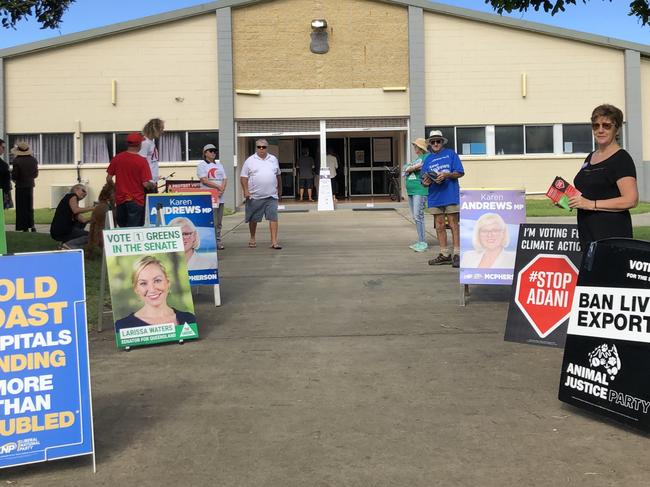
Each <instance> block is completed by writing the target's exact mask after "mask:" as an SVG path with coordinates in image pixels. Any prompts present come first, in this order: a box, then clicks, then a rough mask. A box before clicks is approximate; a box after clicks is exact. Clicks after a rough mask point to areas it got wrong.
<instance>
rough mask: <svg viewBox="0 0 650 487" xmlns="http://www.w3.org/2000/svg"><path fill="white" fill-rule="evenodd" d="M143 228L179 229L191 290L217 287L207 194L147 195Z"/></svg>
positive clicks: (211, 224)
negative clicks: (144, 225)
mask: <svg viewBox="0 0 650 487" xmlns="http://www.w3.org/2000/svg"><path fill="white" fill-rule="evenodd" d="M146 208H147V218H146V223H147V225H161V226H164V225H171V226H179V227H181V230H182V235H183V252H184V254H185V260H186V261H187V271H188V274H189V276H190V284H191V285H192V286H204V285H218V284H219V270H218V267H219V265H218V261H217V239H216V235H215V233H214V211H213V210H212V202H211V199H210V195H209V194H208V193H204V194H192V193H190V194H188V193H161V194H149V195H147V205H146Z"/></svg>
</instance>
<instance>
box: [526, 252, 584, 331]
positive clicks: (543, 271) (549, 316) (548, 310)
mask: <svg viewBox="0 0 650 487" xmlns="http://www.w3.org/2000/svg"><path fill="white" fill-rule="evenodd" d="M577 281H578V269H576V267H575V266H574V265H573V262H571V260H570V259H569V258H568V257H567V256H566V255H551V254H539V255H538V256H537V257H535V258H534V259H533V260H532V261H531V262H530V263H529V264H528V265H527V266H526V267H524V268H523V269H522V270H521V271H520V272H519V274H518V276H517V287H516V291H515V304H516V305H517V306H518V307H519V309H520V310H521V312H522V313H523V314H524V316H525V317H526V318H527V319H528V321H529V323H530V325H531V326H532V327H533V329H534V330H535V331H536V332H537V334H538V335H539V337H540V338H545V337H546V336H548V335H549V334H550V333H552V332H553V331H554V330H555V329H556V328H557V327H558V326H560V325H561V324H562V323H563V322H564V320H566V318H567V316H568V315H569V313H570V312H571V302H572V299H573V292H574V290H575V287H576V283H577Z"/></svg>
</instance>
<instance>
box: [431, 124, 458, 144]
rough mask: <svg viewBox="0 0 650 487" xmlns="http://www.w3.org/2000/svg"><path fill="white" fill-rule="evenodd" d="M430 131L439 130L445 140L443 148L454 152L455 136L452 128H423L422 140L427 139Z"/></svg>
mask: <svg viewBox="0 0 650 487" xmlns="http://www.w3.org/2000/svg"><path fill="white" fill-rule="evenodd" d="M432 130H440V131H441V132H442V135H443V137H444V138H445V139H447V144H445V147H447V148H449V149H452V150H456V134H455V132H454V127H453V126H444V127H438V126H434V125H431V126H428V127H425V128H424V138H425V139H428V138H429V134H430V133H431V131H432Z"/></svg>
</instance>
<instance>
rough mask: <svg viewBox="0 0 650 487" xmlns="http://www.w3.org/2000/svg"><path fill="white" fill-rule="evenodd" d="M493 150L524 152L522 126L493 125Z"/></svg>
mask: <svg viewBox="0 0 650 487" xmlns="http://www.w3.org/2000/svg"><path fill="white" fill-rule="evenodd" d="M494 141H495V145H494V147H495V151H496V153H497V154H498V155H500V154H523V153H524V126H523V125H497V126H496V127H494Z"/></svg>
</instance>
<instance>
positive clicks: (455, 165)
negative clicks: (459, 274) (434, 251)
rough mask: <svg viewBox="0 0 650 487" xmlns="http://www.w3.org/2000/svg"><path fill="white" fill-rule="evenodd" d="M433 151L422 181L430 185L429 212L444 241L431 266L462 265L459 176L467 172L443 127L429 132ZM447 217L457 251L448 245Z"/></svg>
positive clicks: (439, 235)
mask: <svg viewBox="0 0 650 487" xmlns="http://www.w3.org/2000/svg"><path fill="white" fill-rule="evenodd" d="M428 142H429V144H430V145H431V154H429V155H428V156H427V157H426V159H425V160H424V164H423V165H422V169H421V173H422V175H423V176H422V184H424V185H425V186H429V196H428V200H427V203H428V205H427V206H428V207H429V209H428V211H429V213H431V214H432V215H433V216H434V221H435V225H436V235H437V236H438V243H439V244H440V253H439V254H438V256H437V257H436V258H434V259H431V260H430V261H429V265H443V264H451V266H452V267H460V230H459V227H458V213H459V211H460V186H459V184H458V179H459V178H462V177H463V176H464V175H465V170H464V169H463V164H462V163H461V162H460V158H459V157H458V154H456V153H455V152H454V151H453V150H451V149H447V148H445V147H444V145H445V144H446V143H447V139H446V138H445V137H443V135H442V132H441V131H440V130H432V131H431V132H430V133H429V139H428ZM445 216H446V217H447V221H448V222H449V226H450V227H451V238H452V243H453V253H452V252H451V251H450V249H449V247H448V246H447V229H446V227H445Z"/></svg>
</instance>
